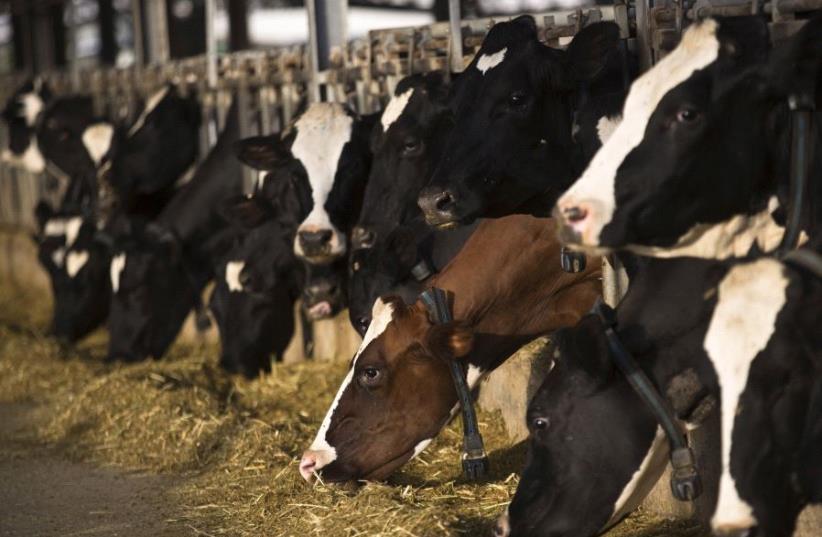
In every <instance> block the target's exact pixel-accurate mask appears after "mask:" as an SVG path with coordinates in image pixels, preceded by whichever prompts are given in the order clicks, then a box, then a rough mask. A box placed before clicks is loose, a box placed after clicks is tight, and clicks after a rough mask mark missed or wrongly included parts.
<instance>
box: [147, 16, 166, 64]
mask: <svg viewBox="0 0 822 537" xmlns="http://www.w3.org/2000/svg"><path fill="white" fill-rule="evenodd" d="M145 7H146V17H145V25H146V29H147V31H146V37H147V39H148V61H149V63H165V62H167V61H168V58H169V43H168V17H167V12H166V0H146V4H145Z"/></svg>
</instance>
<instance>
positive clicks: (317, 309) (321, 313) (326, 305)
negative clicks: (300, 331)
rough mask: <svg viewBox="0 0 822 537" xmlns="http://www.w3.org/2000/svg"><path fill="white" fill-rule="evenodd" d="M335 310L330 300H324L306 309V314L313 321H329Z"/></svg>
mask: <svg viewBox="0 0 822 537" xmlns="http://www.w3.org/2000/svg"><path fill="white" fill-rule="evenodd" d="M333 312H334V308H333V307H332V306H331V303H330V302H329V301H328V300H322V301H320V302H317V303H316V304H314V305H311V306H309V307H308V308H306V311H305V314H306V315H307V316H308V318H309V319H311V320H318V319H327V318H328V317H331V314H332V313H333Z"/></svg>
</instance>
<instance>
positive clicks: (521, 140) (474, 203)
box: [419, 16, 624, 226]
mask: <svg viewBox="0 0 822 537" xmlns="http://www.w3.org/2000/svg"><path fill="white" fill-rule="evenodd" d="M620 60H621V56H620V54H619V29H618V27H617V26H616V25H615V24H613V23H595V24H591V25H589V26H587V27H585V28H583V29H582V30H581V31H580V32H579V33H578V34H577V35H576V36H575V37H574V39H573V41H571V43H570V45H569V46H568V48H567V50H565V51H563V50H559V49H554V48H550V47H547V46H545V45H543V44H542V43H540V41H539V40H538V36H537V28H536V24H535V22H534V19H533V18H532V17H530V16H522V17H518V18H516V19H514V20H513V21H510V22H503V23H499V24H497V25H495V26H494V27H493V28H491V30H490V31H489V33H488V35H487V36H486V38H485V41H483V44H482V47H481V48H480V50H479V52H478V53H477V55H476V57H475V58H474V60H473V61H472V62H471V64H470V65H469V66H468V68H467V69H466V70H465V72H463V73H462V74H461V75H460V77H459V79H458V80H457V81H456V82H455V89H454V96H453V100H452V103H451V106H452V108H453V109H454V114H455V122H456V123H455V126H454V129H453V130H452V131H451V134H450V137H449V139H448V142H447V144H446V145H445V148H444V149H443V158H442V159H441V161H440V163H439V165H438V166H437V168H436V170H435V172H434V175H433V177H432V179H431V181H430V183H429V185H428V186H427V187H426V188H425V189H424V190H423V191H422V192H421V193H420V196H419V204H420V207H421V208H422V210H423V212H424V213H425V217H426V219H427V220H428V222H429V224H432V225H435V226H451V225H456V224H460V223H466V222H470V221H472V220H473V219H475V218H478V217H499V216H503V215H506V214H512V213H523V214H533V215H537V216H546V215H547V214H548V213H549V212H550V208H551V207H552V205H553V204H554V202H555V201H556V199H557V197H558V196H559V194H560V193H561V192H563V191H564V190H565V189H566V188H567V187H568V186H570V184H571V182H572V181H573V179H574V178H575V177H577V176H578V173H579V172H581V171H582V169H584V166H585V162H587V161H586V158H589V157H590V154H592V153H591V151H592V147H591V144H589V143H585V144H581V143H578V141H577V140H575V139H574V131H575V130H578V134H579V133H593V132H594V131H596V130H597V129H596V128H594V127H593V126H591V127H590V128H589V127H587V126H586V128H584V129H582V126H581V125H579V123H578V121H577V122H576V125H575V118H574V115H575V113H576V112H578V111H579V110H581V109H583V108H585V107H586V106H595V108H596V109H597V110H599V111H600V112H601V114H602V115H601V116H600V117H599V118H598V119H595V118H593V117H591V115H590V114H577V116H578V118H577V119H579V120H581V119H585V120H589V121H594V124H595V125H596V124H597V123H599V122H600V121H601V122H602V123H601V125H600V130H602V131H610V130H611V125H610V122H609V120H608V113H610V114H611V115H617V114H618V111H619V103H620V102H621V96H622V94H624V90H623V89H622V88H623V76H622V73H621V72H620V71H621V66H622V62H621V61H620ZM595 97H596V98H595ZM604 104H609V106H608V107H606V108H607V110H606V109H605V108H602V107H603V105H604ZM603 118H604V119H603ZM580 129H581V130H580ZM606 134H607V132H606ZM583 149H587V151H588V154H583Z"/></svg>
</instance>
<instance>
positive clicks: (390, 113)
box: [380, 88, 414, 132]
mask: <svg viewBox="0 0 822 537" xmlns="http://www.w3.org/2000/svg"><path fill="white" fill-rule="evenodd" d="M413 94H414V88H408V89H407V90H405V91H404V92H402V93H400V94H399V95H394V96H393V97H391V100H390V101H388V106H386V107H385V111H383V113H382V116H381V117H380V123H382V131H383V132H388V127H390V126H391V125H393V124H394V122H395V121H397V120H398V119H399V118H400V116H401V115H402V112H403V110H405V107H406V106H408V101H410V100H411V96H412V95H413Z"/></svg>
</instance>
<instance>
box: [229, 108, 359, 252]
mask: <svg viewBox="0 0 822 537" xmlns="http://www.w3.org/2000/svg"><path fill="white" fill-rule="evenodd" d="M374 120H375V118H374V117H372V116H366V117H358V116H356V115H355V114H354V113H353V112H351V111H350V110H348V109H347V108H346V107H344V106H343V105H340V104H335V103H314V104H312V105H310V106H309V107H308V109H307V110H306V111H305V112H303V113H302V114H301V115H300V116H299V117H298V118H297V120H296V122H295V123H294V125H293V128H292V129H290V131H289V132H288V133H286V134H285V136H284V138H282V139H281V138H280V137H279V136H264V137H255V138H249V139H246V140H242V141H240V142H239V144H238V148H237V152H238V156H239V158H240V160H241V161H243V162H244V163H245V164H248V165H249V166H251V167H253V168H255V169H257V170H261V171H265V172H267V175H266V177H265V179H264V181H265V182H271V181H276V182H290V183H291V185H292V188H293V189H294V190H295V198H294V199H295V200H296V203H295V204H294V205H295V206H293V207H286V208H285V210H286V211H288V212H290V213H291V214H294V215H299V216H298V219H299V222H300V223H299V226H298V228H297V233H296V236H295V238H294V252H295V253H296V254H297V257H299V258H301V259H305V260H306V261H308V262H310V263H314V264H324V263H328V262H330V261H332V260H334V259H338V258H341V257H343V256H344V255H345V253H346V251H347V247H348V241H347V234H348V232H349V231H350V230H351V227H352V226H353V225H354V222H355V221H356V218H357V216H358V215H359V209H360V205H361V203H362V194H363V191H364V189H365V184H366V181H367V179H368V170H369V167H370V161H371V157H370V152H369V151H368V133H369V132H370V129H371V128H372V127H373V122H374Z"/></svg>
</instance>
